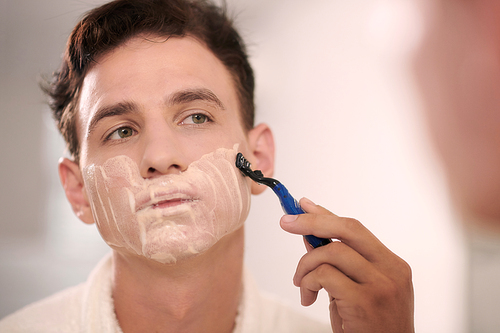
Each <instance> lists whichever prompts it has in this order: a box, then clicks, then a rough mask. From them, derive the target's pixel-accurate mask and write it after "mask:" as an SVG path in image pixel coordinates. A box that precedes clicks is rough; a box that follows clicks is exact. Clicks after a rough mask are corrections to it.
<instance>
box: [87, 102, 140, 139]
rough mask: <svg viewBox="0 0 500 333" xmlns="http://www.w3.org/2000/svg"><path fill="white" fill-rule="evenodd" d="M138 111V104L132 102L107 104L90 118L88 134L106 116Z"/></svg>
mask: <svg viewBox="0 0 500 333" xmlns="http://www.w3.org/2000/svg"><path fill="white" fill-rule="evenodd" d="M134 112H137V106H136V104H134V103H131V102H122V103H118V104H114V105H110V106H105V107H102V108H100V109H98V110H97V112H96V113H95V114H94V116H93V117H92V119H91V120H90V124H89V127H88V131H87V136H90V134H91V133H92V132H93V131H94V129H95V127H96V126H97V123H99V121H101V120H102V119H104V118H107V117H113V116H121V115H124V114H130V113H134Z"/></svg>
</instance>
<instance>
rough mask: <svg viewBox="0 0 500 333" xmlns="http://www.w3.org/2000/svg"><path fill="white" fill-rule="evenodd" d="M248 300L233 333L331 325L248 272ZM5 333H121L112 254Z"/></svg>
mask: <svg viewBox="0 0 500 333" xmlns="http://www.w3.org/2000/svg"><path fill="white" fill-rule="evenodd" d="M243 285H244V287H243V288H244V291H243V297H242V300H241V303H240V307H239V313H238V316H237V318H236V326H235V329H234V331H233V332H234V333H261V332H262V333H263V332H273V333H302V332H311V333H316V332H317V333H322V332H331V331H332V330H331V328H330V327H329V325H326V324H323V323H318V322H316V321H314V320H312V319H310V318H307V317H305V316H303V315H302V314H298V313H296V312H294V311H292V310H291V309H289V308H287V307H285V306H283V305H282V304H280V303H279V302H276V301H274V300H272V299H270V298H267V297H264V296H263V295H261V294H260V293H259V291H258V290H257V287H256V285H255V283H254V282H253V280H252V279H251V278H250V277H249V276H248V274H247V273H245V278H244V284H243ZM0 332H1V333H15V332H23V333H28V332H29V333H49V332H58V333H59V332H61V333H91V332H92V333H94V332H95V333H107V332H109V333H122V330H121V328H120V326H119V324H118V321H117V319H116V316H115V312H114V306H113V299H112V297H111V256H110V255H108V256H106V257H105V258H103V260H101V262H100V263H99V264H98V265H97V266H96V268H94V270H93V271H92V273H91V274H90V276H89V278H88V280H87V281H86V282H85V283H83V284H80V285H78V286H75V287H72V288H69V289H66V290H63V291H61V292H59V293H57V294H55V295H53V296H51V297H49V298H46V299H44V300H41V301H39V302H36V303H33V304H31V305H28V306H27V307H25V308H23V309H21V310H19V311H17V312H15V313H13V314H11V315H9V316H7V317H5V318H4V319H2V320H1V321H0Z"/></svg>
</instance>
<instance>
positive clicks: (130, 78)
mask: <svg viewBox="0 0 500 333" xmlns="http://www.w3.org/2000/svg"><path fill="white" fill-rule="evenodd" d="M77 132H78V138H79V142H80V145H81V147H80V148H81V156H80V169H81V170H82V173H83V180H84V183H85V187H86V190H87V195H88V199H89V201H90V205H91V207H92V213H93V217H94V221H95V222H96V223H97V226H98V228H99V231H100V232H101V235H102V236H103V238H104V239H105V240H106V241H107V242H108V244H110V245H111V246H112V247H113V248H115V249H117V250H119V251H126V252H129V253H135V254H138V255H143V256H146V257H148V258H151V259H154V260H157V261H160V262H166V263H173V262H175V261H176V260H177V259H179V258H184V257H188V256H190V255H193V254H197V253H200V252H203V251H205V250H207V249H208V248H210V247H211V246H212V245H213V244H214V243H215V242H217V241H218V239H220V238H221V237H223V236H224V235H225V234H228V233H231V232H232V231H234V230H236V229H238V228H239V227H241V225H242V223H243V221H244V220H245V219H246V216H247V214H248V208H249V185H248V181H247V180H246V179H244V178H243V177H242V176H241V175H240V174H239V173H238V172H237V170H236V169H235V167H234V159H235V154H236V151H235V150H233V148H234V147H237V149H238V150H239V151H241V152H242V153H243V154H244V155H245V154H246V153H248V154H249V151H250V147H249V144H248V141H247V136H246V134H245V132H244V130H243V126H242V123H241V121H240V114H239V100H238V96H237V93H236V89H235V87H234V81H233V79H232V77H231V75H230V73H229V71H228V70H227V69H226V68H225V66H224V65H223V64H222V63H221V62H220V60H219V59H217V58H216V57H215V56H214V55H213V53H212V52H211V51H210V50H209V49H207V48H206V47H205V46H204V45H203V44H202V43H200V42H198V41H197V40H196V39H194V38H190V37H185V38H169V39H165V38H152V39H151V38H148V39H145V38H139V37H137V38H134V39H132V40H130V41H128V42H127V43H125V44H124V45H122V46H120V47H119V48H117V49H116V50H114V51H112V52H110V53H109V54H106V55H104V56H103V57H101V58H99V59H98V61H97V63H96V64H95V65H94V66H93V68H92V69H91V70H90V71H89V73H88V74H87V75H86V77H85V80H84V82H83V85H82V91H81V98H80V105H79V118H78V128H77ZM220 148H223V149H220ZM207 154H208V155H207ZM204 155H205V156H204ZM202 156H203V158H202Z"/></svg>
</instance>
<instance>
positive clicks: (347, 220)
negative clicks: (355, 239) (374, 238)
mask: <svg viewBox="0 0 500 333" xmlns="http://www.w3.org/2000/svg"><path fill="white" fill-rule="evenodd" d="M342 220H343V222H344V226H345V228H346V229H348V230H351V231H353V232H358V231H359V230H360V229H361V228H363V225H362V224H361V222H359V221H358V220H356V219H354V218H351V217H343V218H342Z"/></svg>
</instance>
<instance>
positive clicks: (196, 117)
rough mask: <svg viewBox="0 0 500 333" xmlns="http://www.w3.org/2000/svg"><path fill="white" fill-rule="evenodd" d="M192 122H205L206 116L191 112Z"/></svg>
mask: <svg viewBox="0 0 500 333" xmlns="http://www.w3.org/2000/svg"><path fill="white" fill-rule="evenodd" d="M191 119H192V120H193V123H194V124H203V123H206V122H207V116H205V115H204V114H193V115H192V116H191Z"/></svg>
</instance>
